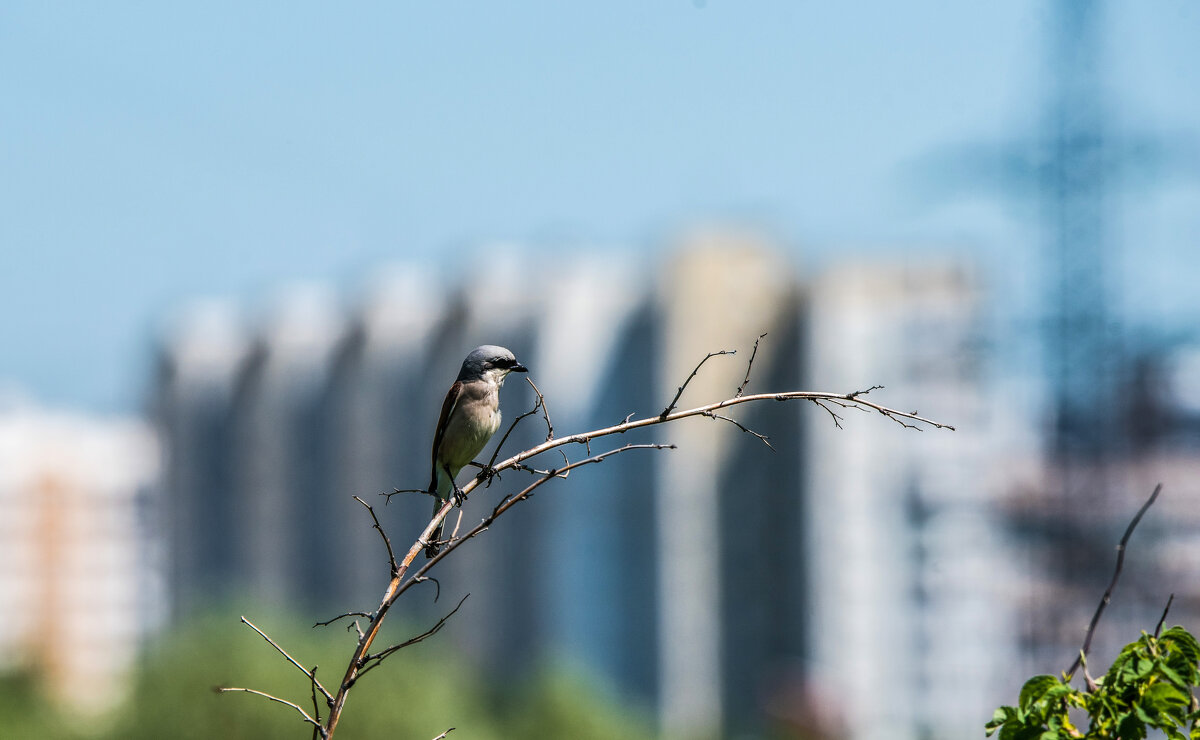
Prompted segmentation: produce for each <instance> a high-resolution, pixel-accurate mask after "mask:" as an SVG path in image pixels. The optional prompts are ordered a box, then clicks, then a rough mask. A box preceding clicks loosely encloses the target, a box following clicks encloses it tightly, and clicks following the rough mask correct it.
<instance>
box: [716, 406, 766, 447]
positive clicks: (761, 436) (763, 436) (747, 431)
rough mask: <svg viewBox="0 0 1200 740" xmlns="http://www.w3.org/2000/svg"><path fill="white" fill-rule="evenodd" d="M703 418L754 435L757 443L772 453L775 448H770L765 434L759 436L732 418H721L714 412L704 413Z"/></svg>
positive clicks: (721, 416)
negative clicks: (760, 443) (763, 445)
mask: <svg viewBox="0 0 1200 740" xmlns="http://www.w3.org/2000/svg"><path fill="white" fill-rule="evenodd" d="M703 416H707V417H708V418H710V419H720V420H721V421H727V422H729V423H730V424H732V425H734V426H735V427H737V428H738V429H741V430H742V431H743V432H745V433H746V434H752V435H754V436H755V437H758V439H759V441H761V442H762V443H763V444H765V445H766V446H767V447H770V448H771V450H772V451H774V450H775V448H774V447H772V446H771V442H770V438H768V437H767V435H765V434H759V433H758V432H756V431H754V430H753V429H751V428H749V427H747V426H746V425H744V424H742V423H741V422H740V421H738V420H737V419H734V418H732V417H729V416H723V415H721V414H718V413H716V412H714V411H708V412H706V413H704V414H703Z"/></svg>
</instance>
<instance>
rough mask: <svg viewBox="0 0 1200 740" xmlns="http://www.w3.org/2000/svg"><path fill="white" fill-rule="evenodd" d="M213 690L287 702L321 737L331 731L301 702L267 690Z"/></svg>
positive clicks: (221, 687)
mask: <svg viewBox="0 0 1200 740" xmlns="http://www.w3.org/2000/svg"><path fill="white" fill-rule="evenodd" d="M213 691H215V692H217V693H218V694H229V693H233V692H240V693H243V694H254V695H255V696H261V697H262V698H264V699H270V700H271V701H274V702H278V703H280V704H286V705H287V706H289V707H291V708H292V709H295V710H296V711H297V712H299V713H300V716H301V717H303V718H304V721H305V722H307V723H308V724H310V725H313V726H314V727H316V728H317V731H318V732H319V733H320V735H321V737H329V731H328V730H326V729H325V728H324V727H322V726H321V723H320V722H318V721H316V720H315V719H313V718H312V717H310V716H308V712H306V711H304V709H303V708H301V707H300V705H299V704H293V703H292V702H290V701H288V700H287V699H280V698H279V697H278V696H272V695H271V694H268V693H267V692H265V691H259V690H258V689H244V688H241V687H238V686H217V687H215V688H214V689H213Z"/></svg>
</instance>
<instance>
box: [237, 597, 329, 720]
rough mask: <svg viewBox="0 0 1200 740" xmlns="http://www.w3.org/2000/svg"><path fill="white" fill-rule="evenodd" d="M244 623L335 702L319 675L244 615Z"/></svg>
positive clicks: (326, 698) (327, 698) (326, 696)
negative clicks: (318, 678)
mask: <svg viewBox="0 0 1200 740" xmlns="http://www.w3.org/2000/svg"><path fill="white" fill-rule="evenodd" d="M242 624H244V625H246V626H247V627H249V628H250V629H252V630H254V631H255V632H257V633H258V634H259V635H260V636H261V637H262V639H264V640H266V641H267V642H269V643H270V644H271V647H273V648H275V649H276V650H278V651H279V654H280V655H282V656H283V657H285V658H287V661H288V662H289V663H291V664H292V665H294V666H296V670H298V671H300V672H301V673H303V674H304V675H305V676H306V677H308V680H309V681H311V682H312V684H313V686H315V687H316V688H317V689H318V690H320V692H321V694H322V695H323V696H324V697H325V700H326V701H328V702H329V703H330V704H332V703H333V695H332V694H330V693H329V692H328V691H326V690H325V687H324V686H322V685H321V682H320V681H318V680H317V677H316V676H315V675H314V674H313V673H312V672H311V671H309V670H308V669H307V668H305V667H304V666H302V665H300V663H299V662H297V661H296V659H295V658H293V657H292V656H290V655H288V652H287V651H286V650H284V649H283V648H281V647H279V643H277V642H275V641H274V640H272V639H271V638H270V637H268V636H267V633H266V632H263V631H262V630H260V629H259V628H258V627H255V626H254V623H253V622H251V621H250V620H249V619H246V618H245V617H242Z"/></svg>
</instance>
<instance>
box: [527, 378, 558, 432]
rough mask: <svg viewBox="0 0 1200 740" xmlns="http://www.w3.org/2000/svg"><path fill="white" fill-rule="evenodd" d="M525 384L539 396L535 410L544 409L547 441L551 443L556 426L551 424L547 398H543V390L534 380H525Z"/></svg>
mask: <svg viewBox="0 0 1200 740" xmlns="http://www.w3.org/2000/svg"><path fill="white" fill-rule="evenodd" d="M525 382H526V383H528V384H529V387H530V388H532V389H533V392H534V393H536V394H537V398H538V400H537V404H535V406H534V408H537V407H538V406H541V407H542V418H543V419H545V420H546V441H550V440H552V439H554V425H553V424H551V423H550V407H549V406H547V405H546V397H545V396H543V395H542V392H541V390H539V389H538V387H537V386H536V385H534V382H533V378H525Z"/></svg>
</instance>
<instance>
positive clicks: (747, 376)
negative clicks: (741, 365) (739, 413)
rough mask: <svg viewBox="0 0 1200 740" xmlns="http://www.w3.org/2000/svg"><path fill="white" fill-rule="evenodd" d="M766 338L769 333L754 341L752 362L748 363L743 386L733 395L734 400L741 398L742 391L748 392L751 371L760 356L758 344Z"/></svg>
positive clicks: (751, 353)
mask: <svg viewBox="0 0 1200 740" xmlns="http://www.w3.org/2000/svg"><path fill="white" fill-rule="evenodd" d="M765 336H767V333H766V332H765V331H764V332H763V333H762V334H759V335H758V339H755V340H754V349H752V350H751V351H750V361H749V362H747V363H746V377H745V378H744V379H743V380H742V384H741V385H739V386H738V389H737V393H734V394H733V397H734V398H738V397H740V396H741V395H742V391H744V390H746V386H748V385H750V369H751V368H753V367H754V358H755V357H756V356H757V355H758V343H759V342H761V341H762V338H763V337H765Z"/></svg>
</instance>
